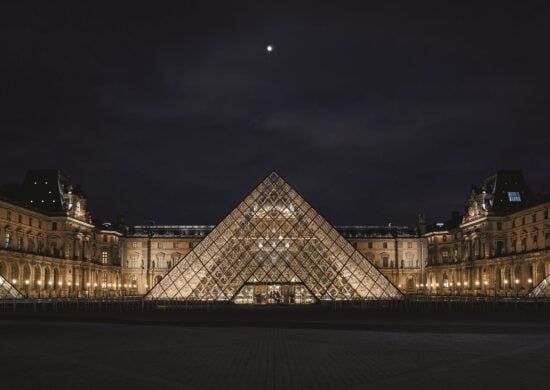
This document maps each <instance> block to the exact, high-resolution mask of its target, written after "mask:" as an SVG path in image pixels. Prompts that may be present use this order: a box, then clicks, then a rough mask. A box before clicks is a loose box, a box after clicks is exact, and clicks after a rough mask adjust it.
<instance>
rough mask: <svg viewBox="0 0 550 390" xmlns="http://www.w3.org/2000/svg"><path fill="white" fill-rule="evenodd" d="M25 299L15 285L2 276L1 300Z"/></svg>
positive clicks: (0, 282) (0, 285) (0, 281)
mask: <svg viewBox="0 0 550 390" xmlns="http://www.w3.org/2000/svg"><path fill="white" fill-rule="evenodd" d="M12 298H23V294H21V293H20V292H19V291H18V290H17V289H16V288H15V287H13V285H12V284H11V283H10V282H8V281H7V280H6V279H4V278H3V277H2V275H0V299H12Z"/></svg>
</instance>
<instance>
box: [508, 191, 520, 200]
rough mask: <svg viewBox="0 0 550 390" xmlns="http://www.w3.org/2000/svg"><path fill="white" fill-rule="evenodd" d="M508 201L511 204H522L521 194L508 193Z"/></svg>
mask: <svg viewBox="0 0 550 390" xmlns="http://www.w3.org/2000/svg"><path fill="white" fill-rule="evenodd" d="M508 200H509V201H510V202H521V195H520V193H519V192H508Z"/></svg>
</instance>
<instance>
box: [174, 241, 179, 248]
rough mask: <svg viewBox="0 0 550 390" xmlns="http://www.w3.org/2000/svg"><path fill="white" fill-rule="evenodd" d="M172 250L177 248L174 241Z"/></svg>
mask: <svg viewBox="0 0 550 390" xmlns="http://www.w3.org/2000/svg"><path fill="white" fill-rule="evenodd" d="M173 248H174V249H177V248H178V244H177V243H176V242H175V241H174V242H173Z"/></svg>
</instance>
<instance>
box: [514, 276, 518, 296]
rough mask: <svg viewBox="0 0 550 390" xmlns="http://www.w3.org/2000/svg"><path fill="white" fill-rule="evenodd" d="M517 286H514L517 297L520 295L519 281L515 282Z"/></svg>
mask: <svg viewBox="0 0 550 390" xmlns="http://www.w3.org/2000/svg"><path fill="white" fill-rule="evenodd" d="M515 282H516V284H515V285H514V288H515V289H516V297H517V296H518V294H519V279H516V280H515Z"/></svg>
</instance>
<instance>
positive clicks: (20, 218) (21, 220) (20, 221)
mask: <svg viewBox="0 0 550 390" xmlns="http://www.w3.org/2000/svg"><path fill="white" fill-rule="evenodd" d="M17 222H19V223H23V216H22V215H21V214H19V216H18V219H17Z"/></svg>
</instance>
